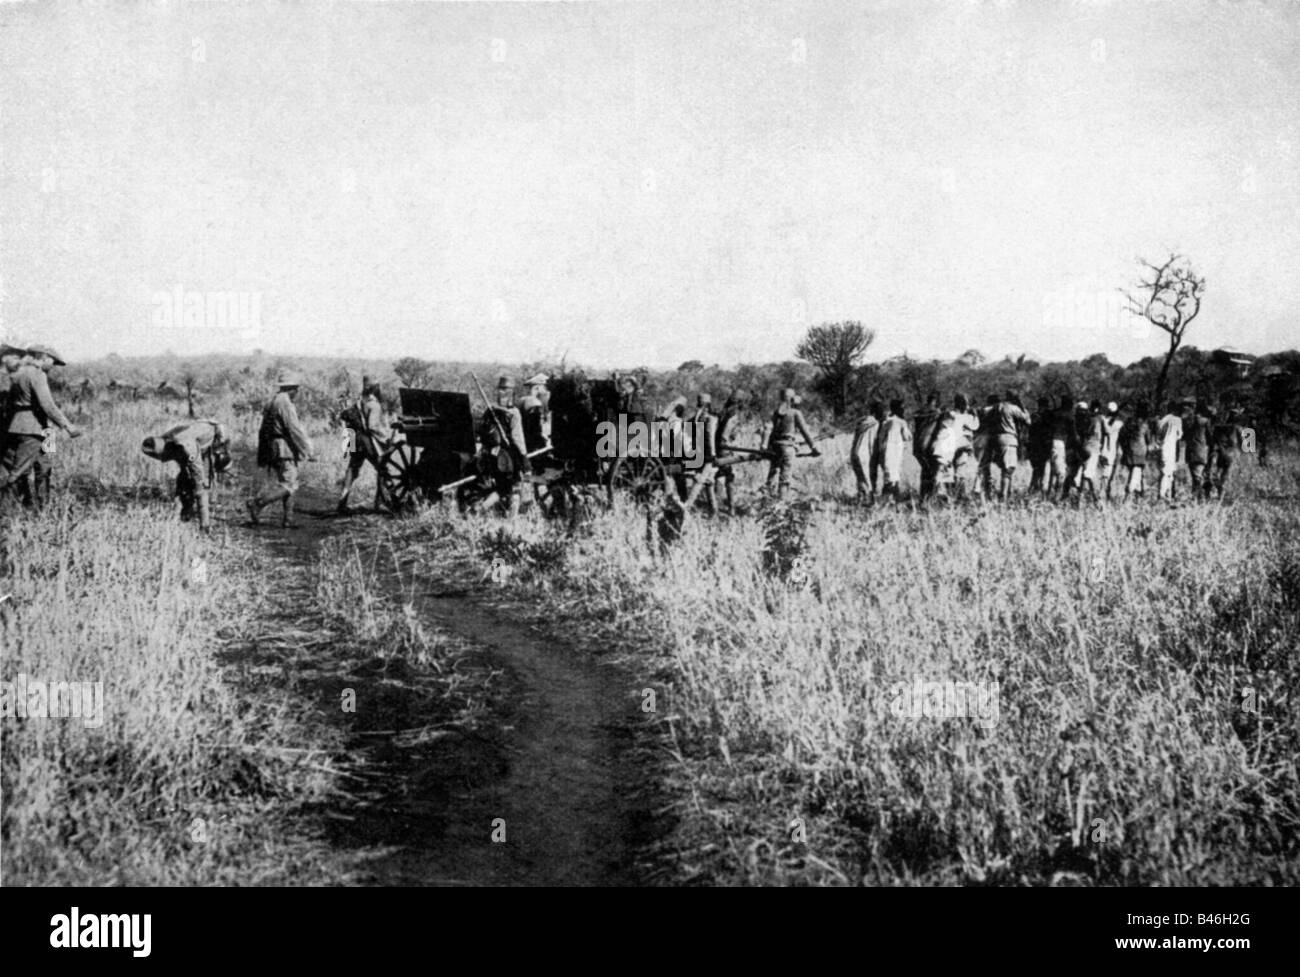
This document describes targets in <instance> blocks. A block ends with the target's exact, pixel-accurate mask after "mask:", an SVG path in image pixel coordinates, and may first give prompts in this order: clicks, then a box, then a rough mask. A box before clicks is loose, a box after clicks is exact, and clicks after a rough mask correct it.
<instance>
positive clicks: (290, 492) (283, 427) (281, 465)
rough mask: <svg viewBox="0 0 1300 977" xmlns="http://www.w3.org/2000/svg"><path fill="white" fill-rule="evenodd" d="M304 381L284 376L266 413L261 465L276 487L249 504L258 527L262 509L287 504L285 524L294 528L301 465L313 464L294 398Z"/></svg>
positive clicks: (260, 440) (259, 452)
mask: <svg viewBox="0 0 1300 977" xmlns="http://www.w3.org/2000/svg"><path fill="white" fill-rule="evenodd" d="M299 385H300V381H299V379H298V377H297V376H296V375H295V374H293V373H289V372H287V371H286V372H283V373H281V374H280V382H279V388H280V390H279V393H277V394H276V395H275V397H274V398H272V400H271V402H270V403H269V404H267V405H266V409H265V410H263V411H262V427H261V429H260V430H259V431H258V433H257V463H258V465H259V466H261V467H262V468H265V469H267V470H269V471H273V472H275V479H276V484H275V485H274V486H273V487H268V488H267V489H266V490H264V491H263V492H261V493H259V494H258V495H256V496H254V497H253V498H252V499H249V501H248V516H249V518H250V519H251V520H252V521H253V525H255V526H256V525H257V524H258V522H259V521H260V520H259V519H258V516H259V515H260V514H261V511H262V509H264V508H265V507H266V506H268V505H270V504H271V503H273V502H282V503H283V504H284V516H283V518H282V519H281V525H283V526H284V527H285V528H286V529H292V528H293V527H294V525H295V523H294V521H293V496H294V493H295V492H297V491H298V465H299V464H300V463H301V462H302V461H303V460H304V459H305V460H307V461H311V460H313V459H312V446H311V439H310V438H308V437H307V432H306V430H304V429H303V426H302V422H301V421H299V420H298V409H297V408H296V407H294V405H293V401H294V398H295V397H296V396H297V395H298V387H299Z"/></svg>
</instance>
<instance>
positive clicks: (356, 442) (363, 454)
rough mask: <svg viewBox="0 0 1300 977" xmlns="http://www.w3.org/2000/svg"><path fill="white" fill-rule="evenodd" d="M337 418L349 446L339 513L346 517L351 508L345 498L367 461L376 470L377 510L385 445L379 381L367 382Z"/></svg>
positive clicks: (379, 499) (385, 433)
mask: <svg viewBox="0 0 1300 977" xmlns="http://www.w3.org/2000/svg"><path fill="white" fill-rule="evenodd" d="M339 419H340V420H341V421H343V424H344V426H345V427H347V429H348V442H349V447H350V449H351V450H350V451H349V452H348V470H347V471H346V472H345V473H344V475H343V494H342V495H341V496H339V505H338V512H339V515H341V516H346V515H347V514H348V513H349V512H351V511H352V510H351V509H350V508H349V507H348V497H349V496H350V495H351V494H352V486H353V484H354V483H355V482H356V480H357V478H358V477H359V476H360V475H361V469H362V468H364V467H365V465H366V463H367V462H369V463H370V466H371V467H372V468H374V470H375V509H378V508H379V506H380V504H381V503H382V502H383V491H384V483H383V480H382V479H381V478H380V477H379V460H380V457H381V456H382V455H383V452H384V449H386V448H387V447H388V433H387V431H386V430H385V429H384V405H383V403H381V402H380V400H379V386H378V384H373V383H366V384H365V385H364V386H363V387H362V389H361V397H360V398H359V399H357V400H356V401H355V402H353V403H351V404H349V405H348V407H347V408H346V409H345V410H344V411H343V413H342V414H341V415H340V417H339Z"/></svg>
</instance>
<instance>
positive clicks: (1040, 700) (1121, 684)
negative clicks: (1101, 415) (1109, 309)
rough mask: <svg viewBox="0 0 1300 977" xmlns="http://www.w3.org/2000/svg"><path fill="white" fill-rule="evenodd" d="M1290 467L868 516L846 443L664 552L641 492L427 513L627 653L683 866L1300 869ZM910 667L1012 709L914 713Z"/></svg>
mask: <svg viewBox="0 0 1300 977" xmlns="http://www.w3.org/2000/svg"><path fill="white" fill-rule="evenodd" d="M752 467H757V466H752ZM762 474H763V472H762V471H761V470H759V471H758V472H754V471H752V470H751V471H750V472H747V473H746V476H745V478H746V481H747V482H748V483H749V484H754V483H755V482H756V481H761V477H762ZM1026 478H1027V476H1026ZM1298 484H1300V482H1298V480H1297V464H1296V459H1295V457H1294V456H1290V457H1288V458H1287V459H1286V462H1285V464H1284V465H1279V466H1276V467H1274V468H1272V469H1268V470H1260V469H1256V468H1255V467H1254V466H1253V463H1250V462H1249V461H1248V462H1247V463H1246V464H1245V465H1243V470H1242V471H1241V472H1239V473H1238V482H1237V484H1236V492H1235V500H1236V501H1235V502H1233V504H1229V505H1220V504H1217V503H1213V504H1195V505H1178V506H1173V507H1170V506H1167V505H1163V504H1152V503H1151V502H1149V501H1148V502H1145V503H1134V504H1130V505H1113V506H1110V507H1108V508H1106V509H1104V510H1098V509H1094V508H1092V507H1089V506H1085V507H1082V508H1076V507H1074V506H1073V505H1068V506H1060V505H1057V504H1053V503H1045V502H1034V503H1025V502H1023V501H1019V502H1017V503H1014V504H1012V505H1009V506H1005V507H1004V506H1001V505H991V506H981V505H971V506H961V507H953V508H931V509H923V508H915V507H912V506H909V505H903V506H898V507H885V506H881V507H877V508H875V509H866V510H861V509H855V508H853V507H850V506H845V505H841V504H838V503H836V502H835V501H834V499H835V498H836V497H837V496H841V495H842V494H844V493H846V492H849V491H851V487H852V479H851V476H850V475H848V474H847V472H846V471H845V470H844V469H842V468H840V467H838V466H837V458H836V456H835V454H834V453H833V452H828V457H827V458H826V459H825V460H824V461H823V463H821V464H815V465H808V466H806V467H805V468H803V469H802V470H801V472H800V478H799V480H798V481H797V488H800V489H801V490H802V495H803V500H802V501H794V502H793V503H792V504H787V505H784V506H780V507H766V508H765V507H758V508H755V509H754V510H753V511H752V512H751V513H750V514H749V515H747V516H744V517H740V518H734V519H726V520H715V521H708V520H697V521H694V522H693V523H692V524H691V526H690V527H689V529H688V532H687V533H686V535H685V537H684V538H683V539H681V540H680V541H678V542H677V543H675V544H673V545H670V546H669V547H667V549H666V551H665V552H663V553H662V554H660V553H658V552H657V550H658V544H657V542H656V543H655V545H653V546H652V545H649V544H648V542H647V525H646V520H645V519H644V517H643V515H642V514H641V513H639V512H638V511H636V510H634V509H630V508H625V507H621V506H620V507H617V508H615V509H614V510H613V511H610V512H607V513H604V514H602V515H600V516H598V517H597V518H595V519H594V520H593V521H592V522H590V523H589V524H587V525H586V526H584V527H582V529H581V530H580V531H578V532H576V533H571V534H567V535H566V534H565V532H564V531H562V530H560V529H558V528H556V527H552V526H547V525H545V524H544V523H543V522H542V521H540V520H538V519H536V518H531V519H530V518H525V519H522V520H520V521H518V522H517V523H516V524H514V525H512V526H507V527H500V526H498V525H485V524H483V523H482V522H481V521H474V520H470V521H462V522H461V523H459V528H457V522H456V519H455V517H449V516H447V515H446V514H445V513H439V514H437V515H430V516H426V517H425V521H426V523H429V524H432V525H436V526H441V524H442V523H449V524H450V527H451V528H450V530H448V529H447V528H446V527H442V528H439V529H438V532H439V533H440V534H443V535H445V534H446V533H447V532H449V531H450V532H452V533H459V534H460V537H461V538H462V540H463V543H464V550H463V553H464V555H465V557H466V558H468V559H470V560H474V561H476V562H477V563H478V564H486V563H488V562H490V561H491V560H494V559H495V560H503V559H504V560H507V561H511V562H512V565H513V566H514V567H515V568H516V572H515V573H514V575H513V576H512V577H511V578H510V580H511V583H510V584H509V585H510V586H514V587H518V588H521V589H522V590H523V591H525V592H532V593H534V594H535V595H537V596H538V598H540V599H544V600H545V602H546V615H547V617H548V618H549V619H550V621H551V623H552V625H553V626H556V627H561V628H564V629H566V630H567V631H568V632H569V633H570V634H573V635H577V636H581V637H585V639H586V640H588V641H590V642H592V643H594V644H597V645H601V644H603V645H605V646H606V647H609V648H612V649H617V650H621V651H624V652H627V651H628V650H635V651H636V655H635V656H634V660H636V661H639V662H640V665H641V669H642V673H643V675H644V676H646V677H647V679H648V680H649V681H651V682H652V683H657V685H656V687H657V688H659V690H660V696H659V703H660V705H659V709H658V714H657V715H658V721H659V723H660V724H661V732H662V735H663V738H664V742H665V744H666V745H667V746H668V748H669V749H670V750H671V751H673V752H674V754H675V755H676V756H677V758H678V761H679V762H678V765H677V777H678V784H677V786H678V789H679V791H680V793H681V796H683V797H684V798H686V799H687V800H684V802H683V803H682V805H681V806H680V809H679V814H680V817H681V828H680V830H679V832H678V836H677V844H676V849H675V852H674V855H673V857H674V859H675V872H676V875H675V877H676V878H677V879H678V880H688V879H702V880H709V881H716V882H744V883H792V882H793V883H838V884H842V883H858V882H867V883H887V884H906V883H970V884H980V883H985V884H989V883H1030V884H1050V883H1053V882H1056V883H1063V882H1064V883H1069V882H1082V883H1092V884H1129V885H1146V884H1197V885H1204V884H1294V883H1295V882H1297V881H1300V833H1298V832H1297V826H1298V824H1300V788H1298V787H1297V765H1296V764H1297V760H1296V758H1297V756H1300V737H1298V734H1297V726H1296V723H1295V718H1294V717H1295V711H1294V706H1295V702H1294V695H1295V691H1294V690H1295V688H1296V687H1297V679H1300V666H1298V665H1297V660H1296V654H1295V644H1294V636H1295V634H1296V633H1297V631H1298V630H1300V542H1298V537H1297V530H1298V529H1300V516H1298V515H1297V511H1296V508H1295V504H1296V502H1295V500H1296V497H1297V493H1296V488H1297V485H1298ZM419 525H420V523H418V522H417V523H416V524H414V527H413V528H412V530H411V531H412V532H413V533H415V532H420V531H423V530H420V529H418V528H415V527H418V526H419ZM650 538H651V539H653V538H654V537H653V536H651V537H650ZM774 550H778V551H781V552H777V553H774ZM539 553H540V554H544V555H546V558H545V559H542V560H539V559H537V557H536V554H539ZM774 557H778V558H774ZM796 561H798V562H796ZM792 567H795V568H797V572H793V571H792ZM918 680H921V681H930V682H938V681H946V680H951V681H954V682H974V683H980V682H982V683H986V686H985V687H986V688H988V687H991V684H992V683H997V686H996V688H997V698H996V704H997V707H998V709H997V715H996V723H993V724H990V723H987V722H979V721H975V720H973V719H970V718H942V717H931V718H927V717H926V716H925V715H919V716H911V715H900V714H899V713H900V711H901V710H899V709H897V708H896V705H895V704H896V702H897V701H898V692H899V690H900V688H901V687H911V686H912V685H913V683H915V682H916V681H918Z"/></svg>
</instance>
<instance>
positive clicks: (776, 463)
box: [767, 387, 821, 499]
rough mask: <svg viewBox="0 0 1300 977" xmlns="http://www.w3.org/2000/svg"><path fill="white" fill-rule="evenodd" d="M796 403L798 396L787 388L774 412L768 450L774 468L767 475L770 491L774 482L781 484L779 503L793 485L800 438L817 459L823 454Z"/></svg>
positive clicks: (777, 486) (777, 495) (777, 489)
mask: <svg viewBox="0 0 1300 977" xmlns="http://www.w3.org/2000/svg"><path fill="white" fill-rule="evenodd" d="M794 399H795V392H794V390H793V389H792V388H790V387H786V388H785V390H783V391H781V403H780V404H778V405H777V408H776V410H775V411H773V412H772V433H771V434H769V435H768V442H767V449H768V451H769V452H771V455H772V465H771V467H770V468H769V469H768V472H767V486H768V488H769V489H770V488H771V486H772V480H773V479H776V480H777V483H776V497H777V498H778V499H779V498H781V496H783V495H784V494H785V490H786V488H787V487H789V485H790V470H791V469H792V468H793V467H794V457H795V445H797V444H798V443H799V438H800V437H802V438H803V439H804V441H805V442H806V443H807V445H808V450H809V451H810V452H811V453H812V454H813V455H814V456H816V455H820V454H821V452H820V451H818V450H817V445H816V444H814V443H813V436H812V432H810V431H809V430H808V422H807V421H805V420H804V418H803V412H802V411H800V410H799V408H798V407H796V406H795V405H794Z"/></svg>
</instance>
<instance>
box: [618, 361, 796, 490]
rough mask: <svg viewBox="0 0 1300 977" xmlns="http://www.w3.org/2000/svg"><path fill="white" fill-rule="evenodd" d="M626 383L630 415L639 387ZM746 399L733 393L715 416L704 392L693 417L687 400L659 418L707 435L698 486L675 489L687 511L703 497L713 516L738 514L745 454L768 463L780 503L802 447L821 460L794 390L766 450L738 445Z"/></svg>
mask: <svg viewBox="0 0 1300 977" xmlns="http://www.w3.org/2000/svg"><path fill="white" fill-rule="evenodd" d="M622 383H623V396H622V399H621V401H620V409H622V410H627V408H629V407H631V406H634V405H636V404H639V399H637V390H636V381H635V380H633V379H632V378H631V377H624V378H623V380H622ZM747 399H748V398H747V396H746V394H745V393H744V391H741V390H732V391H731V392H730V393H729V394H728V395H727V399H726V401H725V402H724V403H723V406H722V412H721V413H717V412H716V411H715V410H714V406H713V397H712V395H711V394H708V393H703V392H701V393H699V394H697V395H696V398H695V411H694V412H693V413H689V414H688V408H687V400H686V398H685V397H677V398H676V399H675V400H673V401H672V403H670V404H669V405H668V407H667V408H666V409H665V410H664V412H663V413H662V414H661V415H660V417H661V418H662V419H665V420H667V421H668V422H669V424H676V425H680V426H682V427H683V428H684V429H685V430H686V431H688V432H690V431H700V432H702V433H703V437H704V449H703V451H702V452H701V458H702V465H701V467H700V470H699V471H697V472H696V473H695V479H694V484H693V485H692V486H691V487H690V488H689V489H687V488H686V486H685V485H684V479H681V478H679V480H678V484H677V489H678V494H679V495H681V496H682V497H683V498H684V499H685V504H686V505H687V506H688V507H689V506H690V505H691V504H693V503H694V502H695V500H696V498H697V497H698V496H699V495H701V494H703V495H704V499H705V502H706V504H707V505H708V508H709V511H710V512H712V513H717V512H718V511H719V509H720V508H721V509H722V510H723V511H726V512H732V511H734V508H735V483H736V471H735V465H736V463H737V462H738V461H741V460H743V459H742V457H741V455H743V454H745V453H750V452H752V453H754V454H757V455H761V456H765V457H766V458H767V459H768V471H767V480H766V484H765V491H767V492H768V494H770V495H774V497H775V498H778V499H780V498H782V497H783V496H784V495H785V493H786V491H787V489H789V487H790V477H791V474H792V473H793V470H794V462H795V459H796V458H798V457H803V456H802V455H800V454H799V452H798V448H799V443H800V441H802V442H803V443H804V444H805V445H806V447H807V449H808V451H807V456H809V457H817V456H819V455H820V454H821V451H820V449H819V448H818V447H817V443H816V439H815V438H814V437H813V434H812V431H811V430H809V427H808V421H807V419H806V418H805V417H804V415H803V412H802V411H801V410H800V409H799V395H798V393H796V392H795V390H794V389H793V388H791V387H787V388H785V389H784V390H782V391H781V396H780V400H779V401H778V402H777V406H776V408H775V410H773V412H772V417H771V420H770V421H769V422H768V424H767V426H766V428H765V434H764V435H763V437H762V442H763V444H764V446H765V447H764V449H763V450H761V451H757V450H755V449H749V448H745V447H743V446H741V445H739V444H737V443H736V442H735V440H734V439H735V437H736V435H737V429H738V427H739V423H738V422H739V420H740V417H741V414H742V412H743V410H744V405H745V403H746V401H747ZM688 422H689V423H688ZM689 447H690V450H691V451H692V452H694V450H695V446H694V445H693V444H692V445H690V446H689ZM719 483H720V484H721V486H722V488H723V490H724V495H723V499H722V505H721V507H720V506H719V500H718V496H717V486H718V485H719Z"/></svg>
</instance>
